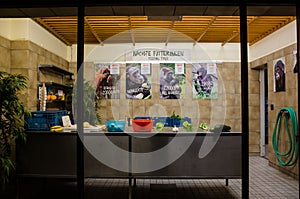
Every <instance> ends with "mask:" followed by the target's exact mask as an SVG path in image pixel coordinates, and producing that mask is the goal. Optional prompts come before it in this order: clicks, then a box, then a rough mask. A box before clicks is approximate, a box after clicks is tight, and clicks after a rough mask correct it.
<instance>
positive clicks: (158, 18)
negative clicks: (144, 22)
mask: <svg viewBox="0 0 300 199" xmlns="http://www.w3.org/2000/svg"><path fill="white" fill-rule="evenodd" d="M181 20H182V16H148V21H181Z"/></svg>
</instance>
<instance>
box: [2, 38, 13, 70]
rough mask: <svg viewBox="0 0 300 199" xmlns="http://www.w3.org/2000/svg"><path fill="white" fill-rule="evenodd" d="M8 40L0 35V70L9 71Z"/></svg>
mask: <svg viewBox="0 0 300 199" xmlns="http://www.w3.org/2000/svg"><path fill="white" fill-rule="evenodd" d="M10 45H11V43H10V41H9V40H8V39H5V38H3V37H1V36H0V71H5V72H10V60H11V58H10Z"/></svg>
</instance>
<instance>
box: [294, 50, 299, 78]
mask: <svg viewBox="0 0 300 199" xmlns="http://www.w3.org/2000/svg"><path fill="white" fill-rule="evenodd" d="M293 55H294V70H293V72H294V73H298V72H299V66H298V60H297V49H296V50H294V51H293Z"/></svg>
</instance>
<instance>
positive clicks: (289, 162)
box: [272, 107, 298, 166]
mask: <svg viewBox="0 0 300 199" xmlns="http://www.w3.org/2000/svg"><path fill="white" fill-rule="evenodd" d="M287 115H289V116H290V121H291V125H292V134H291V132H290V129H289V124H288V118H287ZM282 117H283V119H284V124H285V129H286V132H287V134H288V138H289V149H288V151H287V152H286V153H281V152H279V151H278V143H279V139H280V126H281V119H282ZM297 133H298V124H297V116H296V113H295V111H294V109H292V108H289V107H288V108H282V109H281V110H280V111H279V112H278V114H277V117H276V123H275V126H274V131H273V137H272V144H273V149H274V151H275V155H276V158H277V160H278V162H279V164H280V165H282V166H293V165H294V164H296V163H297V160H298V141H297ZM282 157H286V158H285V159H286V160H285V161H283V160H282V159H281V158H282Z"/></svg>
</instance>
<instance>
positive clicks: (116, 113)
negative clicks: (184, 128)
mask: <svg viewBox="0 0 300 199" xmlns="http://www.w3.org/2000/svg"><path fill="white" fill-rule="evenodd" d="M217 67H218V72H219V74H218V76H219V81H218V90H219V94H218V95H219V96H218V99H213V100H204V99H202V100H196V99H192V86H191V84H192V83H191V79H192V65H191V64H187V65H186V81H187V83H186V93H185V98H184V99H176V100H173V99H160V93H159V92H160V91H159V64H152V98H151V99H145V100H132V99H126V96H125V82H126V77H125V75H124V74H125V64H121V65H120V74H121V75H120V76H121V79H120V82H121V83H120V99H111V100H110V99H107V100H100V101H99V102H98V113H99V114H100V115H101V118H102V122H103V123H105V121H106V120H109V119H115V120H117V119H125V118H126V117H130V118H133V117H135V116H170V115H171V114H172V112H173V111H175V113H176V114H179V115H181V116H187V117H190V118H191V119H192V122H193V124H194V126H195V127H198V126H199V123H201V122H206V123H207V124H209V125H211V126H213V125H214V124H217V123H223V122H224V123H225V124H227V125H230V126H231V127H232V131H241V108H240V106H241V103H240V99H241V88H240V64H239V63H236V62H232V63H231V62H230V63H229V62H227V63H219V64H218V66H217ZM94 70H95V69H94V66H93V63H85V79H86V80H91V81H92V80H93V75H94V72H93V71H94Z"/></svg>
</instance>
